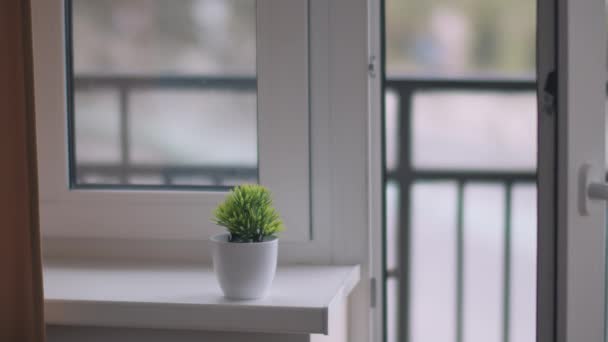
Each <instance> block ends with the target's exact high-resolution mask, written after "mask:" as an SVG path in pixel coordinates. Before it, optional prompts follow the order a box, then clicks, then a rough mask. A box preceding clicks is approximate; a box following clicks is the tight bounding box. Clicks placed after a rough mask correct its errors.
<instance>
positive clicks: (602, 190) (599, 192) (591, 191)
mask: <svg viewBox="0 0 608 342" xmlns="http://www.w3.org/2000/svg"><path fill="white" fill-rule="evenodd" d="M587 196H589V198H592V199H600V200H605V201H608V183H590V184H589V185H588V186H587Z"/></svg>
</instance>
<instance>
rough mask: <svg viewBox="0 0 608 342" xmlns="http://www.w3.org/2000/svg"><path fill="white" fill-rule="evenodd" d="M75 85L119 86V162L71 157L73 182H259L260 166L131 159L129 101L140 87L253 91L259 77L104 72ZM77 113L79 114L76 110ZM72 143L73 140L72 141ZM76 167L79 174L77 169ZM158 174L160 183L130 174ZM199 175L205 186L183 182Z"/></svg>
mask: <svg viewBox="0 0 608 342" xmlns="http://www.w3.org/2000/svg"><path fill="white" fill-rule="evenodd" d="M72 87H73V89H74V91H75V92H78V91H87V90H100V89H105V90H115V91H117V92H118V108H119V113H118V114H119V127H118V132H119V134H118V136H119V144H120V160H119V162H117V163H91V162H79V163H76V162H75V160H74V159H75V158H74V157H73V156H72V158H71V160H72V162H71V169H72V184H73V185H76V186H78V187H81V188H107V187H110V188H111V187H114V186H113V185H112V184H109V185H108V184H103V183H101V184H96V183H95V182H87V181H86V180H87V179H96V178H97V179H105V180H107V179H110V180H112V181H111V182H110V183H115V184H119V185H120V186H130V187H137V188H152V189H157V188H158V189H163V188H187V189H196V188H205V189H226V188H229V186H228V185H227V182H228V181H231V182H235V180H238V182H255V181H257V177H258V173H257V168H256V167H253V166H245V165H153V164H137V163H133V162H132V161H131V139H130V133H129V131H130V127H129V123H130V115H131V113H130V111H129V107H130V101H131V96H132V95H133V94H134V92H136V91H142V90H200V91H206V90H207V91H208V90H213V91H218V90H220V91H221V90H225V91H231V92H245V93H252V92H255V90H256V79H255V77H251V76H232V77H231V76H217V77H214V76H204V77H198V76H157V77H150V76H100V75H78V76H76V77H75V78H74V80H73V84H72ZM76 115H77V114H76ZM71 144H72V146H75V142H74V141H71ZM74 171H75V172H74ZM135 176H136V177H150V176H153V177H157V178H160V179H161V183H160V184H157V185H137V184H131V182H130V179H131V178H132V177H135ZM188 177H190V178H199V179H204V180H205V182H204V183H205V185H202V186H199V185H196V184H193V183H188V182H186V183H185V184H184V183H183V182H180V181H179V179H180V178H181V179H184V178H186V179H187V178H188Z"/></svg>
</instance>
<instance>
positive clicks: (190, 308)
mask: <svg viewBox="0 0 608 342" xmlns="http://www.w3.org/2000/svg"><path fill="white" fill-rule="evenodd" d="M359 278H360V269H359V266H282V267H279V269H278V270H277V275H276V278H275V280H274V282H273V285H272V289H271V290H270V293H269V295H268V296H267V297H266V298H264V299H260V300H248V301H230V300H227V299H225V298H224V297H223V295H222V292H221V290H220V288H219V286H218V284H217V281H216V279H215V275H214V274H213V270H212V269H210V268H209V267H208V266H206V267H204V266H195V265H190V266H185V265H151V264H134V263H132V264H117V263H109V262H106V263H99V262H97V263H73V262H63V261H47V262H46V263H45V267H44V294H45V318H46V322H47V324H56V325H87V326H107V327H142V328H167V329H193V330H209V331H229V332H235V331H242V332H264V333H297V334H328V333H329V331H328V330H329V328H328V327H329V321H330V319H331V318H332V317H333V315H334V314H335V312H336V311H337V310H338V307H339V305H341V304H343V301H344V300H346V297H347V296H348V295H349V294H350V292H351V291H352V289H353V288H354V287H355V285H356V284H357V283H358V281H359Z"/></svg>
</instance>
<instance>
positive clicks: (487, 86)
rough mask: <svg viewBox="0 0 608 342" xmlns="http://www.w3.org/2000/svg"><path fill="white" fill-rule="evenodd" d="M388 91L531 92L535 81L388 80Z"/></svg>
mask: <svg viewBox="0 0 608 342" xmlns="http://www.w3.org/2000/svg"><path fill="white" fill-rule="evenodd" d="M386 87H387V90H390V89H403V88H408V89H411V90H429V89H432V90H458V89H463V90H480V91H492V90H493V91H530V90H535V89H536V88H535V87H536V82H534V81H504V80H485V79H458V80H451V79H439V78H438V79H421V78H409V79H388V80H387V81H386Z"/></svg>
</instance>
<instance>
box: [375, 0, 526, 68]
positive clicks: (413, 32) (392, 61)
mask: <svg viewBox="0 0 608 342" xmlns="http://www.w3.org/2000/svg"><path fill="white" fill-rule="evenodd" d="M535 9H536V1H533V0H510V1H500V0H418V1H410V0H387V2H386V58H387V59H386V61H387V66H386V67H387V73H388V74H389V75H404V74H405V75H412V74H418V75H421V74H422V75H431V76H438V75H443V76H463V75H468V76H478V75H492V76H496V75H501V76H511V77H512V76H522V75H526V76H528V77H531V76H532V75H533V74H534V58H535V57H534V52H535V44H536V36H535V34H536V20H535V18H536V11H535Z"/></svg>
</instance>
